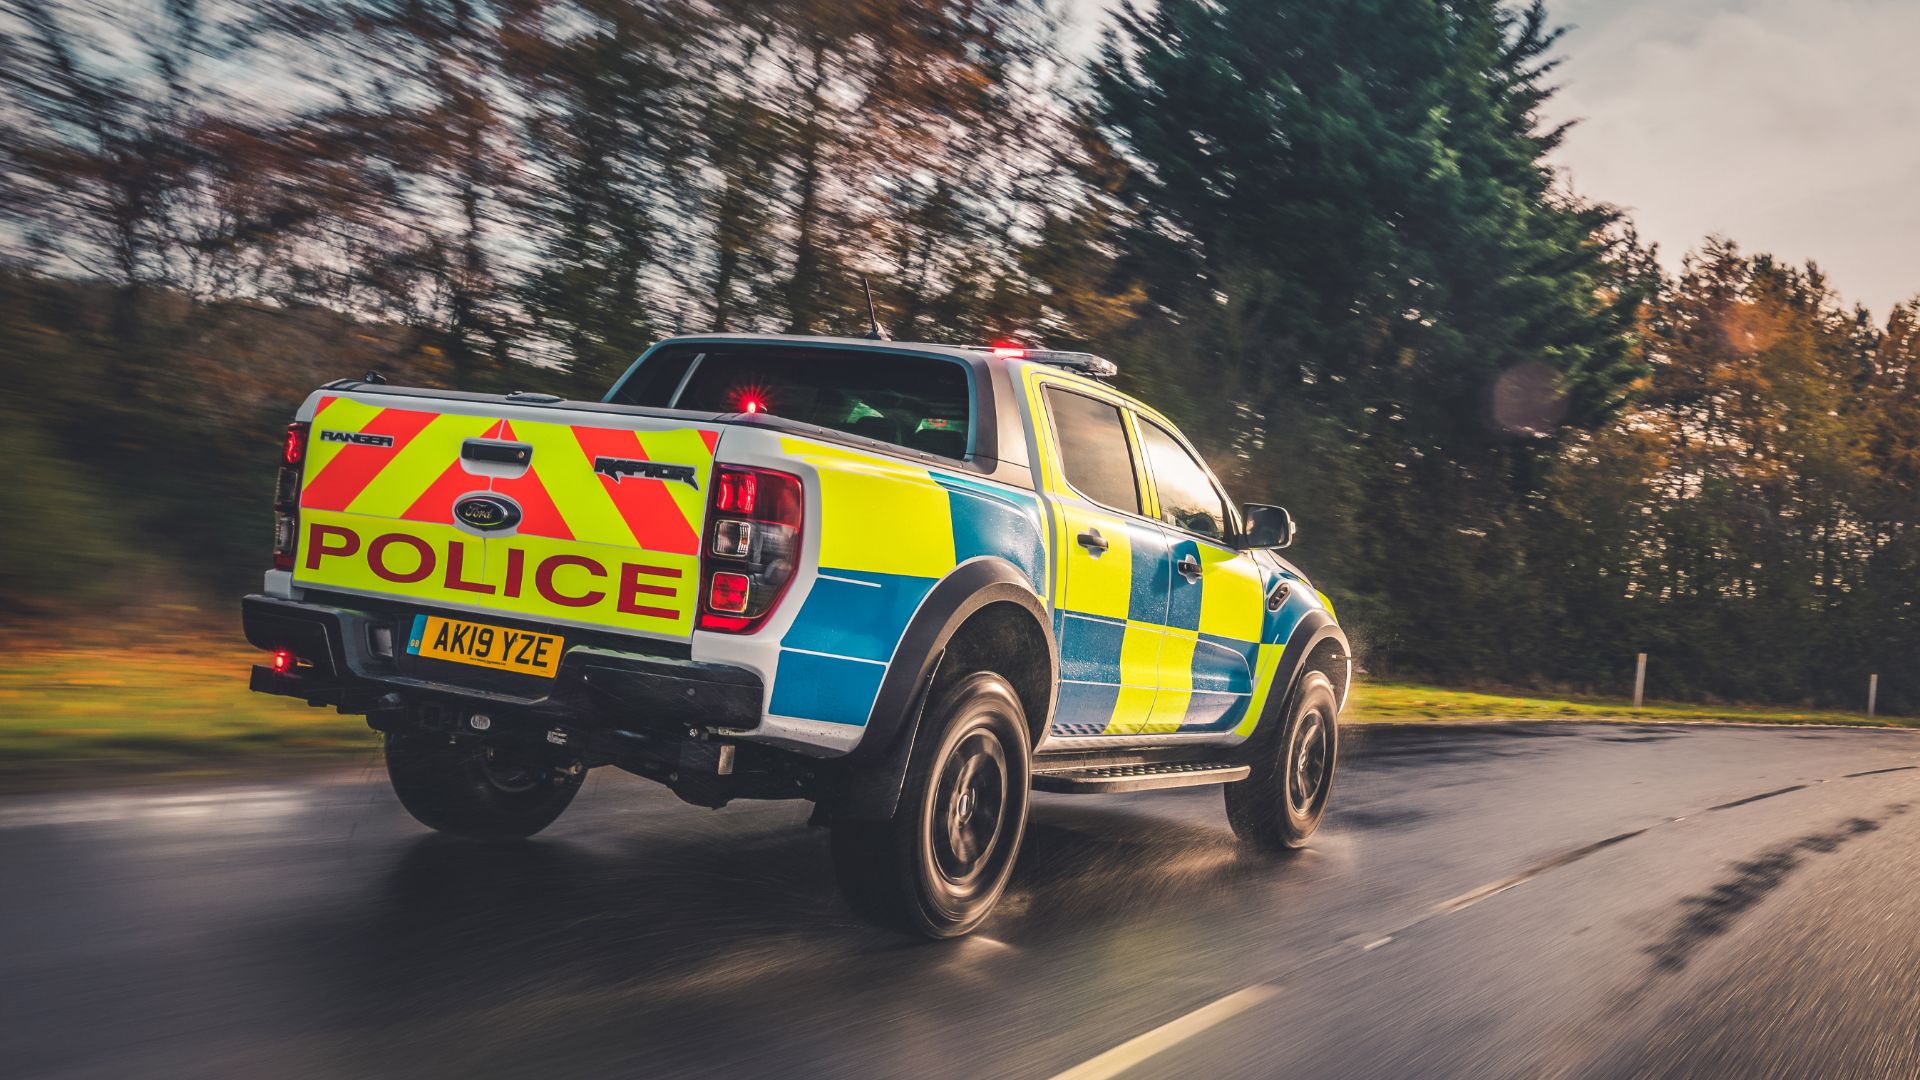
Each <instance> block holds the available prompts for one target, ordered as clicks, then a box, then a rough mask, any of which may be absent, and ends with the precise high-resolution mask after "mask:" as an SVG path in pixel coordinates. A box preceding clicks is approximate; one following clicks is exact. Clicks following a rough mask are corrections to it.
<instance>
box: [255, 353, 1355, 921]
mask: <svg viewBox="0 0 1920 1080" xmlns="http://www.w3.org/2000/svg"><path fill="white" fill-rule="evenodd" d="M1111 373H1112V367H1111V365H1110V364H1107V363H1106V362H1105V361H1103V360H1100V359H1099V358H1097V357H1092V356H1088V355H1086V354H1077V353H1044V352H1039V351H1034V350H1024V349H1017V348H1010V347H1003V348H997V349H987V348H963V347H952V346H938V345H919V344H906V343H895V342H887V341H874V340H867V339H840V338H816V337H795V336H746V335H713V336H701V337H683V338H674V339H670V340H667V341H664V342H662V343H660V344H659V345H656V346H655V347H653V348H652V349H650V350H648V351H647V353H646V354H645V355H643V356H642V357H641V358H640V359H639V360H638V361H636V362H635V364H634V365H633V366H632V367H631V368H630V369H629V370H628V371H627V373H626V374H625V375H624V376H623V377H622V378H621V379H620V381H619V382H618V383H617V384H616V385H615V386H614V387H613V389H612V390H611V391H610V392H609V393H608V395H607V397H606V398H605V400H603V401H600V402H578V401H564V400H560V399H558V398H554V397H551V396H548V395H542V394H529V393H519V394H509V395H505V396H494V395H479V394H465V393H454V392H444V391H432V390H421V389H411V388H401V387H393V386H388V385H385V384H382V383H377V382H357V381H343V382H338V383H334V384H330V385H329V386H327V387H324V388H322V389H320V390H318V391H316V392H315V393H314V394H313V395H312V396H310V397H309V398H308V399H307V401H306V402H305V403H304V404H302V405H301V407H300V409H299V411H298V413H297V414H296V416H295V418H294V422H293V423H292V424H291V425H290V427H289V429H288V433H287V441H286V444H285V447H284V449H283V452H282V455H281V463H280V476H279V482H278V485H277V488H276V494H275V507H274V515H275V521H274V553H273V554H274V567H273V569H272V570H270V571H268V572H267V574H266V580H265V584H264V587H263V589H262V591H261V592H259V593H257V594H254V595H250V596H248V597H246V598H245V600H244V601H243V614H244V623H245V628H246V634H247V638H248V640H249V641H250V642H252V643H253V644H254V645H255V646H257V647H259V648H261V649H263V650H266V651H267V652H269V653H271V654H272V655H271V659H270V661H269V662H268V663H265V664H262V665H259V666H257V667H255V668H254V670H253V675H252V686H253V689H255V690H257V691H261V692H264V693H271V694H281V695H286V696H289V697H294V698H298V699H301V700H304V701H306V702H308V703H309V704H312V705H319V706H333V707H336V708H338V709H339V710H340V711H341V712H343V713H349V714H358V715H365V716H366V717H367V720H368V723H369V724H371V725H372V726H373V727H374V728H375V729H376V730H378V731H380V732H382V733H384V736H385V741H386V757H387V766H388V773H389V775H390V777H391V778H392V781H393V785H394V789H395V792H396V794H397V795H398V796H399V798H400V801H401V802H402V804H403V805H405V806H406V808H407V809H408V810H409V811H410V812H411V813H412V814H413V815H414V816H415V817H416V818H418V819H419V820H420V821H421V822H423V823H424V824H426V825H428V826H430V827H433V828H436V829H440V830H443V831H447V832H452V833H457V834H462V835H467V836H474V837H481V838H489V839H499V838H506V837H524V836H529V835H532V834H533V833H535V832H538V831H539V830H540V829H542V828H544V827H545V826H547V825H548V824H550V823H551V822H552V821H553V820H554V819H555V818H557V817H558V816H559V814H560V813H561V812H562V811H563V810H564V809H565V808H566V806H567V805H568V804H569V803H570V802H571V801H572V799H573V797H574V794H575V793H576V792H577V790H578V789H579V786H580V783H581V780H582V778H583V777H584V775H585V773H586V771H587V770H589V769H592V768H595V767H599V766H603V765H612V766H615V767H618V768H621V769H625V770H627V771H630V772H633V773H636V774H638V775H641V776H645V777H648V778H651V779H653V780H657V781H659V782H661V783H663V784H666V785H668V786H669V787H671V788H672V789H673V790H674V791H675V792H676V793H677V794H678V795H680V797H682V798H683V799H686V800H688V801H690V802H694V803H697V804H701V805H707V806H716V807H717V806H721V805H724V804H725V803H726V802H728V801H729V800H731V799H738V798H798V799H807V800H811V801H812V802H813V803H814V804H815V807H816V812H815V817H814V820H815V822H816V823H818V824H823V825H826V826H828V827H829V828H830V829H831V830H832V841H833V843H832V849H833V855H834V864H835V869H836V872H837V876H838V878H839V880H840V882H841V884H842V886H843V889H844V890H845V892H846V894H847V896H848V898H849V900H850V901H851V902H852V903H854V904H855V905H856V906H857V907H859V908H861V909H862V910H863V911H866V912H868V913H870V914H871V915H873V916H875V917H876V918H879V919H882V920H885V921H889V922H892V923H894V924H897V925H901V926H903V927H906V928H908V929H912V930H915V931H918V932H920V933H923V934H927V935H929V936H934V937H950V936H954V935H958V934H963V933H966V932H968V931H970V930H971V929H973V928H974V927H976V926H978V925H979V924H980V923H981V922H982V921H983V920H984V919H985V918H986V917H987V916H988V914H989V913H990V912H991V910H992V908H993V906H994V904H995V902H996V901H997V899H998V897H999V896H1000V894H1001V892H1002V891H1003V890H1004V888H1005V885H1006V881H1007V877H1008V875H1009V873H1010V872H1011V870H1012V867H1013V863H1014V860H1015V858H1016V856H1017V854H1018V851H1019V848H1020V842H1021V838H1022V835H1023V832H1024V829H1025V825H1026V819H1027V813H1028V803H1029V799H1028V792H1029V791H1030V790H1032V789H1035V788H1037V789H1041V790H1046V791H1055V792H1063V793H1095V792H1111V791H1126V790H1140V789H1148V788H1158V787H1175V786H1193V785H1203V784H1218V785H1221V786H1223V788H1224V791H1225V798H1226V808H1227V816H1228V820H1229V821H1230V823H1231V824H1232V826H1233V828H1234V830H1235V831H1236V832H1237V833H1238V834H1239V835H1240V836H1242V837H1243V838H1244V839H1246V840H1247V841H1248V842H1251V843H1255V844H1260V845H1264V846H1268V847H1273V848H1282V849H1284V848H1291V847H1297V846H1300V845H1301V844H1304V843H1305V842H1306V840H1307V838H1308V837H1309V836H1310V835H1311V834H1312V833H1313V831H1314V829H1315V827H1316V826H1317V825H1318V823H1319V821H1320V818H1321V815H1322V814H1323V813H1324V810H1325V807H1326V802H1327V797H1328V794H1329V792H1330V790H1331V786H1332V780H1333V774H1334V768H1335V763H1336V760H1337V747H1338V724H1337V720H1338V715H1339V711H1340V708H1341V705H1342V703H1343V702H1344V700H1345V698H1346V694H1347V689H1348V683H1349V680H1350V677H1351V661H1350V658H1349V655H1348V647H1347V642H1346V638H1345V636H1344V634H1343V633H1342V632H1341V630H1340V627H1339V625H1338V624H1337V622H1336V621H1335V619H1334V615H1333V610H1332V606H1331V604H1330V603H1329V602H1328V601H1327V599H1326V597H1325V596H1324V595H1322V594H1320V593H1319V592H1317V591H1316V590H1315V589H1314V588H1313V587H1312V586H1311V585H1310V584H1309V583H1308V581H1307V580H1306V578H1305V577H1304V576H1303V575H1302V574H1301V573H1300V572H1299V571H1298V570H1297V569H1296V568H1295V567H1293V566H1292V565H1291V564H1290V563H1288V562H1287V561H1286V560H1284V559H1283V558H1281V557H1280V555H1279V554H1278V549H1280V548H1282V547H1284V546H1286V544H1287V543H1289V542H1290V541H1291V539H1292V535H1293V521H1292V518H1291V517H1290V516H1289V515H1288V514H1287V513H1286V511H1284V510H1281V509H1280V508H1278V507H1273V506H1262V505H1249V506H1246V507H1244V508H1242V507H1236V506H1234V505H1233V504H1232V503H1230V502H1228V501H1227V499H1226V498H1225V496H1224V494H1223V493H1222V490H1221V488H1220V486H1219V484H1218V482H1217V481H1216V480H1215V479H1214V477H1213V475H1212V473H1211V472H1209V471H1208V470H1207V468H1206V466H1205V464H1204V463H1203V462H1202V461H1201V459H1200V457H1199V456H1198V455H1197V454H1196V453H1195V452H1194V451H1193V449H1192V448H1191V446H1190V445H1189V444H1188V443H1187V442H1186V440H1185V439H1183V438H1182V437H1181V436H1180V435H1179V433H1178V431H1177V429H1176V428H1175V427H1174V425H1173V424H1172V423H1171V422H1169V421H1168V420H1167V419H1166V418H1165V417H1163V416H1161V415H1160V414H1158V413H1157V412H1155V411H1153V410H1152V409H1150V408H1148V407H1147V406H1145V405H1144V404H1142V403H1140V402H1138V401H1136V400H1134V399H1132V398H1130V397H1127V396H1126V395H1123V394H1121V393H1119V392H1117V391H1115V390H1114V389H1113V388H1112V387H1110V386H1109V385H1107V384H1106V383H1105V382H1103V381H1101V377H1102V376H1105V375H1110V374H1111Z"/></svg>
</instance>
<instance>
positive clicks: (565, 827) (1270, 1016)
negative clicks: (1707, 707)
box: [0, 724, 1920, 1078]
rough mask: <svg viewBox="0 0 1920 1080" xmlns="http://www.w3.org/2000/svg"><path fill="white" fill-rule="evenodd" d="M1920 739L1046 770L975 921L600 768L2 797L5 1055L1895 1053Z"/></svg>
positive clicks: (224, 1071) (429, 1067)
mask: <svg viewBox="0 0 1920 1080" xmlns="http://www.w3.org/2000/svg"><path fill="white" fill-rule="evenodd" d="M1915 766H1920V737H1916V736H1915V735H1911V734H1908V733H1905V732H1870V731H1811V730H1801V731H1785V730H1773V731H1768V730H1754V729H1736V728H1698V727H1620V726H1604V725H1545V724H1533V725H1485V726H1477V727H1448V728H1432V727H1408V728H1377V729H1368V730H1364V731H1361V732H1360V733H1359V734H1358V735H1357V737H1355V738H1353V739H1352V740H1351V744H1350V750H1349V753H1348V756H1347V758H1346V759H1345V761H1344V764H1343V772H1342V775H1341V777H1340V780H1339V783H1338V788H1337V790H1336V792H1335V796H1334V806H1333V810H1332V812H1331V814H1330V816H1329V818H1328V824H1327V826H1326V828H1325V829H1324V830H1323V831H1322V833H1321V835H1320V836H1319V837H1318V838H1317V839H1316V843H1315V845H1314V847H1313V848H1312V849H1311V850H1308V851H1306V852H1303V853H1300V854H1299V855H1298V856H1297V857H1292V858H1273V857H1268V856H1260V855H1255V854H1251V853H1247V852H1244V851H1242V850H1241V849H1240V848H1238V847H1236V846H1235V844H1234V843H1233V840H1232V836H1231V834H1230V833H1229V832H1228V830H1227V827H1226V822H1225V818H1224V814H1223V812H1222V810H1221V806H1220V796H1219V793H1218V791H1217V790H1214V789H1198V790H1185V791H1170V792H1158V793H1149V794H1144V795H1131V796H1129V795H1115V796H1097V797H1064V796H1046V795H1041V796H1037V799H1036V812H1035V819H1034V823H1033V826H1032V829H1031V832H1030V834H1029V844H1028V848H1027V850H1026V852H1025V854H1024V855H1023V856H1022V858H1021V863H1020V866H1019V869H1018V870H1017V871H1016V874H1015V881H1014V886H1013V888H1012V890H1011V892H1010V893H1009V895H1008V897H1007V901H1006V903H1005V904H1004V905H1003V907H1002V909H1001V911H1000V913H999V914H998V915H997V916H996V917H995V918H994V920H993V921H991V922H990V923H988V924H987V926H986V928H985V929H984V931H983V932H982V933H981V934H980V935H978V936H976V937H974V938H972V939H969V940H965V941H961V942H955V943H947V944H927V943H921V942H918V941H915V940H910V939H907V938H903V937H899V936H896V935H894V934H891V933H888V932H885V931H880V930H875V929H871V928H869V927H867V926H865V925H864V924H862V923H860V922H859V921H857V920H856V919H855V918H854V917H853V916H852V915H851V914H850V913H849V912H848V911H847V910H846V909H845V908H844V907H843V905H842V904H841V902H840V900H839V898H838V897H837V895H836V894H835V892H834V889H833V886H832V882H831V880H830V877H829V872H828V867H827V859H826V846H825V836H824V834H823V833H821V832H820V831H818V830H809V829H808V828H806V826H805V821H806V817H807V807H805V806H804V805H800V804H780V803H771V804H766V803H762V804H755V803H742V804H736V805H735V806H733V807H729V808H727V809H725V810H722V811H719V812H712V811H706V810H701V809H697V808H694V807H689V806H685V805H683V804H681V803H679V802H678V801H677V800H675V799H674V798H673V797H672V796H671V795H670V794H668V793H667V792H665V791H664V790H662V789H658V788H655V787H652V786H650V785H647V784H646V783H644V782H642V781H638V780H634V779H631V778H627V777H623V776H621V775H619V774H616V773H612V772H609V771H605V770H603V771H600V772H597V773H595V774H594V776H593V777H592V778H591V779H590V780H589V781H588V786H587V788H586V790H585V791H584V792H583V793H582V795H581V797H580V799H579V800H578V801H577V802H576V803H575V804H574V807H573V809H571V810H570V811H569V812H568V813H567V815H566V816H565V817H563V818H562V819H561V820H560V821H559V823H558V824H556V825H555V826H554V827H553V828H551V829H549V830H548V831H547V832H546V833H544V834H542V835H541V836H540V837H539V838H537V839H535V840H534V841H531V842H528V843H523V844H516V845H505V846H487V845H476V844H470V843H465V842H459V841H452V840H446V839H442V838H440V837H437V836H433V835H431V834H428V833H426V832H424V831H423V830H422V829H420V828H419V827H418V826H416V825H415V824H414V823H413V822H412V820H411V819H409V818H408V817H407V816H406V815H405V814H404V812H402V811H401V810H400V808H399V806H398V805H397V804H396V803H395V802H394V800H393V798H392V796H391V794H389V792H388V791H387V789H386V786H385V782H384V778H383V777H382V776H381V775H380V773H379V772H378V771H377V767H376V766H373V765H372V764H369V766H368V768H367V769H365V770H362V771H361V772H359V773H355V774H350V775H345V776H335V777H329V778H325V779H321V780H315V781H301V782H294V783H286V784H280V783H276V784H270V785H269V784H261V785H252V786H226V787H220V788H209V789H204V790H183V789H180V788H171V789H168V790H165V791H159V792H153V793H137V792H136V793H124V792H116V793H107V794H99V795H62V796H37V797H31V798H28V797H20V798H12V799H8V800H5V801H0V867H4V868H5V873H4V875H0V992H4V997H5V1004H4V1007H3V1008H0V1016H4V1017H5V1020H4V1022H0V1061H5V1062H7V1063H8V1064H7V1067H6V1070H5V1071H6V1072H7V1073H8V1074H10V1075H20V1076H101V1077H109V1076H111V1077H118V1076H129V1075H142V1076H154V1075H179V1076H209V1075H243V1076H276V1077H281V1076H368V1075H400V1074H404V1075H409V1076H414V1075H424V1076H456V1075H459V1076H473V1075H514V1074H540V1075H557V1076H569V1077H573V1076H599V1075H606V1076H655V1075H694V1076H756V1075H765V1076H771V1075H778V1076H782V1077H803V1076H853V1075H857V1076H914V1077H921V1076H981V1077H1001V1076H1007V1077H1042V1078H1044V1077H1050V1076H1055V1075H1057V1074H1060V1073H1062V1072H1066V1071H1068V1070H1076V1072H1075V1073H1074V1075H1078V1076H1106V1075H1120V1074H1123V1073H1124V1075H1127V1076H1129V1077H1133V1076H1208V1077H1215V1076H1221V1077H1225V1076H1246V1077H1267V1076H1279V1075H1286V1076H1348V1077H1351V1076H1375V1075H1378V1076H1405V1075H1414V1074H1418V1075H1423V1076H1485V1075H1537V1074H1540V1073H1557V1074H1570V1075H1600V1076H1610V1075H1695V1076H1698V1075H1725V1076H1751V1075H1756V1074H1759V1073H1778V1072H1787V1073H1796V1072H1814V1071H1820V1072H1824V1073H1827V1074H1835V1073H1841V1074H1844V1073H1849V1072H1852V1073H1857V1074H1861V1075H1915V1074H1920V1043H1917V1042H1916V1040H1915V1039H1914V1038H1913V1037H1912V1034H1911V1033H1912V1032H1913V1031H1915V1030H1917V1029H1920V965H1916V964H1914V963H1913V962H1912V958H1913V956H1914V953H1915V945H1916V944H1920V930H1915V929H1914V928H1915V927H1920V888H1916V887H1915V885H1916V883H1920V844H1916V843H1915V840H1916V839H1917V838H1920V813H1915V812H1913V810H1914V809H1915V808H1916V807H1920V769H1916V768H1915Z"/></svg>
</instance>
